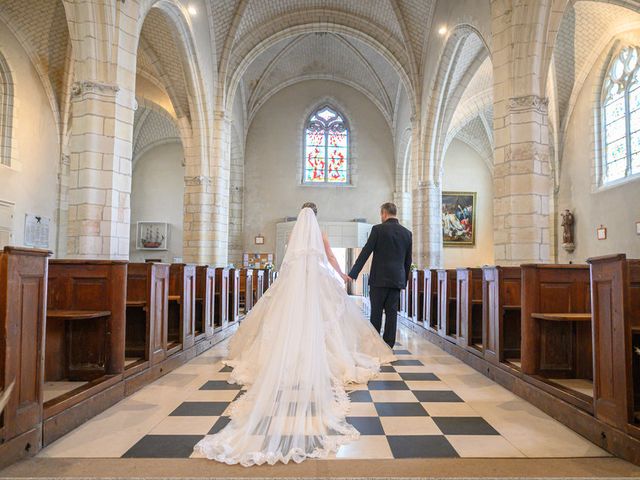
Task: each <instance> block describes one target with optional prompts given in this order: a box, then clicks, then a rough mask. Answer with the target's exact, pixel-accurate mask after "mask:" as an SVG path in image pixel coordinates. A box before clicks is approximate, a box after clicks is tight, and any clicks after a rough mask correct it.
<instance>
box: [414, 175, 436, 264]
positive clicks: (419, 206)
mask: <svg viewBox="0 0 640 480" xmlns="http://www.w3.org/2000/svg"><path fill="white" fill-rule="evenodd" d="M441 195H442V192H441V188H440V185H438V184H436V183H435V182H420V183H419V184H418V186H417V188H416V189H415V190H414V191H413V244H414V249H413V250H414V259H413V263H415V264H417V265H418V266H419V267H420V268H438V267H441V266H442V220H441V217H442V196H441ZM416 247H417V248H416Z"/></svg>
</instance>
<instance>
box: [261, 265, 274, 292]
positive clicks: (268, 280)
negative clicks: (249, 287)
mask: <svg viewBox="0 0 640 480" xmlns="http://www.w3.org/2000/svg"><path fill="white" fill-rule="evenodd" d="M275 281H276V272H275V270H273V269H272V268H271V269H268V270H265V271H264V291H265V292H266V291H267V290H268V289H269V287H270V286H271V285H273V282H275Z"/></svg>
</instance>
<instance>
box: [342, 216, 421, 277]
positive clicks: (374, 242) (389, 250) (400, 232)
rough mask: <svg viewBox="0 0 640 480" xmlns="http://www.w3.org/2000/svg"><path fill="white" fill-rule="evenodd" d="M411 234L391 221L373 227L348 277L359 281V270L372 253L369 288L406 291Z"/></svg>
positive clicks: (409, 263) (393, 219) (409, 269)
mask: <svg viewBox="0 0 640 480" xmlns="http://www.w3.org/2000/svg"><path fill="white" fill-rule="evenodd" d="M412 243H413V242H412V239H411V232H410V231H409V230H408V229H406V228H404V227H403V226H402V225H400V223H399V222H398V219H397V218H390V219H388V220H387V221H386V222H384V223H381V224H379V225H374V227H373V228H372V229H371V233H370V234H369V239H368V240H367V243H366V244H365V246H364V248H363V249H362V252H360V255H359V256H358V259H357V260H356V263H355V264H354V265H353V268H352V269H351V272H349V276H350V277H351V278H353V279H356V278H358V275H359V274H360V271H361V270H362V267H364V264H365V263H366V262H367V259H368V258H369V255H371V253H373V261H372V262H371V272H370V274H369V285H370V286H372V287H386V288H405V287H406V286H407V282H408V281H409V273H410V271H411V248H412Z"/></svg>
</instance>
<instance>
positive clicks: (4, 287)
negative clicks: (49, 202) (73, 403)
mask: <svg viewBox="0 0 640 480" xmlns="http://www.w3.org/2000/svg"><path fill="white" fill-rule="evenodd" d="M49 255H50V252H48V251H46V250H35V249H27V248H17V247H5V248H4V249H3V250H2V251H1V252H0V332H3V334H0V391H3V392H5V391H7V389H8V388H9V386H10V385H12V384H13V388H12V391H11V394H10V395H9V399H8V403H7V405H6V406H5V409H4V411H3V413H1V414H0V469H2V468H3V467H5V466H7V465H9V464H10V463H12V462H14V461H16V460H18V459H20V458H22V457H24V456H29V455H35V454H36V453H37V452H38V450H39V449H40V445H41V439H42V418H43V408H42V399H43V391H42V389H43V385H42V376H43V370H44V361H43V356H42V347H43V344H44V329H45V306H46V295H47V281H46V279H47V257H48V256H49Z"/></svg>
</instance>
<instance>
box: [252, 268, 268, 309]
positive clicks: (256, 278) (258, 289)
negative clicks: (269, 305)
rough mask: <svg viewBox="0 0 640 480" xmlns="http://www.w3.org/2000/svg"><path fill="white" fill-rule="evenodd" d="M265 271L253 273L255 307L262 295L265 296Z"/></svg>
mask: <svg viewBox="0 0 640 480" xmlns="http://www.w3.org/2000/svg"><path fill="white" fill-rule="evenodd" d="M264 287H265V270H254V271H253V304H254V305H255V304H256V303H257V302H258V300H260V298H262V295H264V290H265V288H264Z"/></svg>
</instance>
